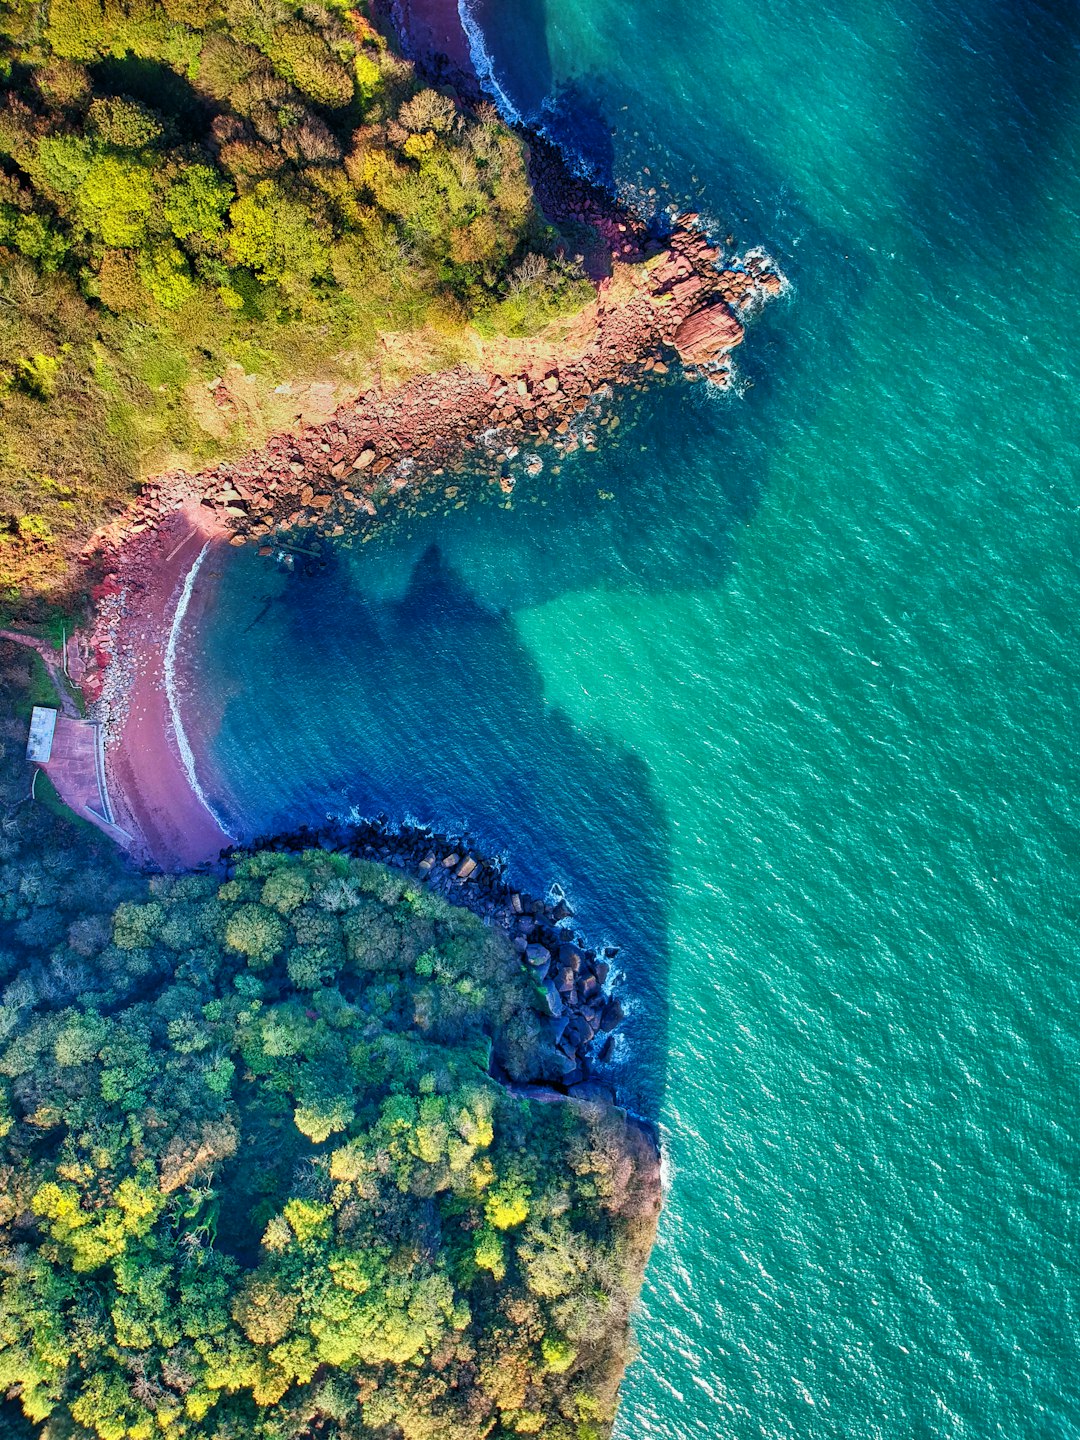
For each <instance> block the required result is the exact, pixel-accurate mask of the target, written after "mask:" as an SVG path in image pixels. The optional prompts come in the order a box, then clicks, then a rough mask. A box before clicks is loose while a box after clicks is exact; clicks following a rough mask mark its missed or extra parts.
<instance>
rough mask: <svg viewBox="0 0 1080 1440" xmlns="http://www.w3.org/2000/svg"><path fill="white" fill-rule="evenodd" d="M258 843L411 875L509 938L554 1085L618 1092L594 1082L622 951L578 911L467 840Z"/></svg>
mask: <svg viewBox="0 0 1080 1440" xmlns="http://www.w3.org/2000/svg"><path fill="white" fill-rule="evenodd" d="M254 845H255V846H256V847H257V848H259V849H277V850H304V849H309V848H311V847H312V846H315V845H319V846H322V847H323V848H324V849H330V850H340V851H344V852H346V853H348V854H351V855H358V856H362V857H363V858H364V859H367V860H375V861H378V862H379V863H380V864H383V865H390V866H393V867H395V868H396V869H400V870H406V871H408V872H409V873H411V874H414V875H416V876H417V877H418V878H419V879H420V880H422V881H424V882H425V883H426V884H428V885H430V886H431V888H432V889H436V890H438V891H440V892H441V893H442V894H445V895H446V896H447V898H448V899H450V900H452V901H454V903H455V904H459V905H467V906H468V907H469V908H470V909H471V910H473V911H474V912H475V913H476V914H478V915H480V916H481V917H482V918H483V919H484V920H485V921H486V922H487V923H488V924H491V925H495V926H497V927H498V928H499V929H501V930H503V931H505V932H506V934H508V935H509V936H510V939H511V942H512V944H513V947H514V949H515V951H516V952H517V954H518V955H519V957H520V963H521V964H522V965H523V966H525V967H526V968H527V970H528V972H529V974H530V975H531V977H532V979H533V981H534V983H535V985H536V987H537V1006H538V1007H540V1006H542V1007H543V1011H544V1013H546V1015H547V1017H548V1022H549V1025H550V1035H551V1042H552V1047H553V1053H554V1056H555V1068H556V1069H557V1070H558V1071H559V1072H560V1073H559V1078H558V1079H556V1080H554V1081H552V1082H551V1083H552V1084H554V1085H555V1087H556V1088H557V1089H558V1090H559V1091H560V1092H561V1093H565V1094H568V1095H574V1096H577V1097H578V1098H581V1099H600V1098H603V1099H608V1100H611V1099H614V1091H613V1089H612V1088H611V1086H609V1085H607V1084H605V1083H604V1082H603V1081H601V1080H597V1079H596V1078H595V1069H596V1066H597V1065H602V1064H603V1063H604V1062H605V1061H606V1060H608V1059H609V1058H610V1055H611V1050H612V1046H613V1043H614V1042H613V1032H614V1031H615V1030H616V1029H617V1027H618V1026H619V1025H620V1024H621V1023H622V1020H623V1018H624V1014H623V1006H622V1002H621V1001H620V1000H619V999H618V998H617V997H616V996H613V995H612V994H611V988H610V980H611V976H612V962H613V961H614V960H615V958H616V956H617V955H618V951H617V950H616V949H612V948H609V949H606V950H604V951H603V952H602V953H598V952H597V951H596V950H595V949H591V948H590V947H589V946H588V945H587V944H586V942H585V941H584V940H583V939H582V938H581V937H580V936H579V935H578V934H577V933H576V931H575V930H574V929H573V927H572V925H571V924H570V923H569V922H570V921H572V919H573V911H572V910H571V909H570V907H569V905H567V903H566V901H565V900H563V899H557V900H551V899H548V900H543V899H539V898H537V897H535V896H533V895H529V894H527V893H526V892H525V891H521V890H516V889H514V888H513V887H512V886H511V885H510V884H509V883H508V881H507V878H506V875H505V872H504V870H503V867H502V866H501V864H499V863H498V862H497V861H493V860H490V859H487V858H486V857H484V856H482V855H480V854H478V853H477V852H476V851H475V850H470V849H469V848H468V847H467V846H464V845H462V844H461V843H460V841H454V840H453V839H451V838H450V837H448V836H445V835H434V834H432V833H431V832H430V831H427V830H421V829H414V828H411V827H404V828H402V829H401V830H391V829H390V828H389V827H387V826H386V825H384V824H382V823H381V822H378V821H372V822H364V823H361V824H358V825H350V826H343V827H334V828H332V829H328V830H318V831H316V830H312V829H310V828H308V827H306V826H305V827H302V828H301V829H299V830H297V831H295V832H293V833H292V834H289V835H277V836H273V837H269V838H262V839H259V840H257V841H255V842H254Z"/></svg>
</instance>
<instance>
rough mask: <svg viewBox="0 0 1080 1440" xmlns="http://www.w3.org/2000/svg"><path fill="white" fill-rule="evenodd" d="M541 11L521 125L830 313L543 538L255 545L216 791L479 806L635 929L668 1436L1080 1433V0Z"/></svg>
mask: <svg viewBox="0 0 1080 1440" xmlns="http://www.w3.org/2000/svg"><path fill="white" fill-rule="evenodd" d="M495 10H496V7H495V6H494V5H493V4H491V3H485V4H484V5H483V6H479V5H478V6H477V7H476V9H475V10H474V13H475V14H476V16H477V19H478V22H479V23H481V24H482V25H483V27H484V31H485V36H486V43H487V46H488V48H489V51H490V53H491V56H492V60H493V63H494V64H495V65H496V67H498V66H499V63H500V60H501V59H503V58H504V57H505V63H504V65H503V69H502V71H501V72H500V73H501V74H502V82H503V83H505V85H506V87H507V88H508V91H509V92H510V93H511V97H512V98H513V99H514V101H515V104H518V105H519V106H520V107H521V108H523V109H529V108H536V107H538V106H540V105H541V103H542V101H543V100H544V99H545V97H553V99H552V103H550V104H548V105H547V106H546V108H545V115H546V118H547V119H548V120H549V121H550V123H551V124H552V125H553V126H554V127H555V128H556V129H557V130H559V129H560V127H561V131H562V132H564V133H571V134H572V132H573V130H574V124H575V117H576V118H577V119H579V120H580V118H581V117H582V116H585V118H586V120H587V121H588V123H587V124H582V126H581V133H580V136H579V138H580V141H581V148H582V150H583V151H586V152H587V153H588V154H589V155H590V156H591V157H592V159H593V162H594V163H595V164H596V165H598V166H600V167H601V168H604V167H606V168H607V169H608V170H609V172H610V174H611V175H612V176H613V178H614V179H615V181H616V182H617V183H619V184H620V186H622V187H623V188H624V189H626V190H627V191H632V192H634V193H637V194H639V195H641V196H642V197H644V198H645V199H646V200H650V199H651V200H654V201H655V202H656V203H657V204H658V205H662V204H664V203H666V199H667V196H668V195H670V196H671V197H672V203H676V204H678V205H679V206H680V208H682V207H693V208H695V209H699V210H700V211H701V212H702V213H703V214H704V215H705V216H707V217H708V218H709V220H710V223H711V224H712V226H713V229H714V233H715V234H716V236H717V238H719V239H721V240H724V239H725V238H726V237H727V236H728V235H729V234H730V235H731V236H732V240H733V243H734V244H736V245H749V244H754V243H761V244H763V245H764V246H765V247H766V249H768V250H769V252H770V253H771V254H773V255H775V256H776V258H777V260H778V261H779V263H780V265H781V267H782V268H783V269H784V271H785V273H786V274H787V276H788V277H789V279H790V280H791V282H792V290H791V293H790V294H789V295H788V296H787V297H786V298H785V299H783V300H782V301H780V302H779V303H777V304H775V305H773V306H771V307H770V308H769V310H768V311H767V312H766V314H765V315H764V317H763V318H762V319H761V320H760V321H759V322H758V324H757V325H756V326H755V328H754V329H752V331H751V332H750V335H749V337H748V340H747V343H746V344H745V345H744V346H743V347H742V349H741V350H740V351H739V352H737V359H738V371H739V381H740V390H739V392H738V393H737V394H732V395H730V396H715V395H709V394H708V393H707V392H706V391H705V389H704V387H700V386H688V385H684V384H675V383H672V384H669V385H664V386H658V387H656V388H655V389H654V390H652V391H650V393H649V394H648V395H647V396H646V397H644V398H643V399H642V400H641V401H640V402H638V404H636V405H632V406H630V407H629V408H628V409H627V410H626V411H621V412H620V413H621V414H622V415H623V417H624V418H623V423H622V424H621V426H620V427H619V429H618V431H617V432H616V435H615V438H616V439H617V441H618V445H617V447H616V446H609V445H607V444H605V445H604V446H603V447H602V448H601V450H600V452H599V453H598V454H596V455H583V454H579V455H577V456H575V457H573V458H572V459H570V460H568V461H567V462H566V463H565V464H563V466H562V473H561V474H560V475H559V476H554V475H553V474H552V468H553V464H554V463H555V462H554V461H553V460H552V458H551V457H550V455H545V470H544V473H543V474H542V475H540V476H538V477H536V478H535V479H533V480H529V479H527V477H524V476H522V477H521V478H520V479H519V481H518V485H517V487H516V489H515V492H514V495H513V497H512V508H510V509H509V510H507V509H503V508H500V507H501V506H502V505H503V504H505V503H506V500H505V497H504V496H503V495H502V494H501V493H500V492H497V491H496V492H494V493H491V494H490V497H489V498H488V499H486V500H485V502H484V503H470V504H469V505H467V506H466V508H464V509H461V510H457V509H454V508H453V506H454V505H455V504H456V503H457V501H456V499H455V498H454V497H449V498H448V499H446V505H447V507H448V509H447V510H446V512H445V513H439V514H434V513H433V514H430V515H429V516H427V517H417V518H416V519H415V520H413V521H410V522H409V523H408V524H399V525H396V526H394V527H392V528H391V529H388V530H387V531H386V532H385V533H384V534H383V535H382V536H380V538H378V539H377V540H373V541H372V542H370V543H368V544H365V545H362V546H357V547H355V548H353V549H351V550H341V551H339V552H338V553H337V554H336V556H335V559H334V561H333V563H332V565H331V566H330V567H329V568H328V569H327V570H326V571H325V572H323V573H322V575H321V576H317V577H313V578H310V579H307V578H304V577H301V576H284V575H282V574H281V573H280V572H276V571H274V570H273V569H272V568H270V567H268V565H267V563H266V561H265V560H260V559H259V558H258V557H256V556H255V555H253V554H248V553H242V554H238V555H232V554H230V555H229V556H228V557H227V561H226V563H225V564H224V566H223V571H222V574H221V576H220V580H219V582H218V583H219V590H218V592H217V597H216V601H215V604H214V608H213V610H212V612H206V613H204V615H203V616H202V618H201V619H199V620H198V622H197V623H196V624H195V625H194V626H193V628H192V630H191V631H190V632H189V635H188V639H187V642H186V645H187V654H188V660H187V664H188V666H189V668H190V667H192V666H197V673H196V674H195V675H194V678H195V680H197V689H198V691H199V702H198V703H199V706H200V708H202V707H204V706H205V708H206V712H207V716H208V725H209V729H210V731H212V732H214V733H213V734H212V736H211V738H210V740H209V743H208V744H207V743H206V741H205V739H204V741H203V743H202V746H201V749H202V753H200V754H197V756H196V758H197V761H198V763H199V767H200V774H202V775H203V777H204V784H205V785H206V787H207V788H208V790H210V791H211V793H212V798H214V799H215V800H216V801H218V802H220V803H221V804H222V805H223V807H224V808H225V809H226V811H227V812H229V813H231V814H233V815H235V816H237V817H239V818H240V819H242V820H243V822H244V825H245V826H246V827H248V828H249V829H250V830H252V831H257V830H267V829H272V828H275V826H277V825H279V824H287V825H289V826H291V825H293V824H295V823H296V822H297V821H298V820H299V819H303V818H310V819H318V818H320V817H321V816H323V815H325V814H327V813H333V814H335V815H341V814H346V813H348V811H349V810H350V808H355V809H356V810H357V811H359V812H360V813H363V814H370V813H377V812H379V811H384V812H385V813H386V814H388V815H389V816H391V817H395V818H405V817H412V818H414V819H417V820H422V821H433V822H435V823H438V824H440V825H442V826H444V827H447V828H449V827H458V828H462V829H465V830H467V831H468V832H469V833H470V834H471V835H472V836H473V837H474V838H475V839H476V842H477V843H478V844H481V845H483V846H485V847H486V848H488V849H490V850H492V851H495V852H499V853H504V854H505V855H506V856H507V858H508V860H509V863H510V864H511V867H512V870H513V872H514V874H515V875H516V876H517V877H518V878H519V879H520V881H521V883H523V884H525V885H527V886H531V887H533V888H534V889H536V888H540V887H542V886H544V885H545V884H547V883H548V882H550V881H557V882H558V883H559V884H561V885H562V886H563V887H564V888H565V889H566V891H567V893H568V894H569V896H570V898H571V902H572V903H573V904H574V907H575V909H576V910H577V912H578V916H579V918H580V920H581V922H582V923H583V924H584V925H585V927H586V928H587V929H588V930H589V931H590V933H591V934H592V935H593V936H594V937H596V938H598V939H599V938H604V939H611V940H612V941H614V942H615V943H619V944H621V945H623V947H624V950H623V954H622V956H621V957H620V960H621V961H622V962H623V963H624V965H625V969H626V981H625V991H626V993H628V994H629V995H631V996H632V997H633V998H634V1001H635V1005H636V1012H635V1013H634V1014H633V1015H632V1018H631V1022H630V1023H629V1024H628V1026H627V1028H626V1036H625V1045H624V1066H625V1070H624V1074H625V1077H626V1079H627V1080H628V1082H629V1083H630V1084H631V1086H632V1087H633V1093H634V1096H635V1099H636V1100H637V1101H638V1102H639V1103H640V1104H641V1106H642V1107H643V1108H651V1109H654V1110H655V1111H656V1113H658V1115H659V1118H660V1121H661V1124H662V1126H663V1129H664V1133H665V1143H666V1151H667V1159H668V1167H669V1172H670V1193H669V1197H668V1204H667V1208H666V1210H665V1214H664V1217H663V1219H662V1223H661V1236H660V1241H659V1244H658V1246H657V1248H656V1250H655V1252H654V1255H653V1259H652V1262H651V1265H650V1270H649V1274H648V1277H647V1283H646V1292H645V1297H644V1305H643V1310H642V1314H641V1317H640V1320H639V1324H638V1337H639V1341H640V1344H641V1348H642V1359H641V1361H640V1362H639V1363H638V1364H636V1365H635V1366H633V1367H632V1369H631V1370H630V1372H629V1374H628V1377H627V1382H626V1386H625V1393H624V1401H623V1406H622V1410H621V1412H620V1419H619V1423H618V1431H617V1433H618V1434H619V1435H620V1436H622V1437H626V1440H629V1437H631V1436H635V1437H638V1436H650V1435H656V1436H664V1437H683V1436H699V1435H700V1436H716V1435H724V1436H733V1437H750V1436H763V1435H764V1436H769V1437H786V1436H798V1437H800V1440H803V1437H812V1440H816V1437H844V1440H853V1437H859V1440H861V1437H877V1436H882V1437H885V1436H887V1437H890V1440H894V1437H896V1436H903V1435H911V1436H932V1437H950V1440H953V1437H973V1440H974V1437H979V1440H983V1437H986V1436H991V1435H1000V1436H1002V1437H1008V1440H1013V1437H1016V1436H1022V1435H1039V1436H1043V1435H1045V1436H1053V1437H1062V1440H1064V1437H1067V1436H1070V1435H1072V1434H1074V1433H1077V1432H1078V1431H1080V1382H1078V1380H1077V1376H1078V1375H1080V1363H1078V1360H1080V1355H1078V1338H1080V1313H1078V1312H1080V1261H1078V1258H1077V1256H1078V1249H1077V1245H1076V1176H1077V1173H1078V1169H1080V1136H1078V1133H1077V1131H1078V1125H1077V1120H1076V1113H1075V1110H1076V1107H1075V1098H1074V1094H1073V1091H1074V1088H1075V1087H1074V1086H1073V1085H1072V1084H1071V1082H1070V1080H1069V1077H1070V1076H1071V1075H1073V1074H1075V1072H1076V1068H1077V1062H1078V1060H1080V1042H1078V1038H1077V1035H1078V1025H1077V1020H1076V1016H1077V1013H1078V1004H1077V1002H1078V998H1080V997H1078V993H1077V992H1078V981H1077V978H1076V974H1075V964H1074V958H1073V957H1074V955H1075V950H1076V937H1077V918H1078V917H1077V910H1078V903H1077V900H1076V886H1075V872H1076V860H1077V852H1078V848H1080V847H1078V843H1077V835H1078V819H1080V816H1078V814H1077V800H1076V797H1077V795H1078V793H1080V773H1078V772H1080V760H1078V759H1077V757H1078V755H1080V744H1078V742H1080V734H1078V729H1080V727H1078V724H1077V718H1076V716H1077V711H1076V700H1077V695H1078V693H1080V660H1078V658H1077V652H1076V646H1075V643H1074V632H1075V616H1076V614H1077V611H1078V606H1080V581H1078V569H1077V559H1078V550H1080V525H1078V519H1077V515H1078V508H1077V487H1076V476H1077V474H1078V473H1080V454H1078V440H1077V437H1078V436H1080V423H1078V421H1080V416H1078V414H1077V410H1078V404H1077V399H1076V396H1077V393H1078V390H1077V381H1078V379H1080V376H1078V374H1077V371H1078V368H1080V366H1078V362H1077V359H1076V353H1075V343H1074V338H1073V333H1072V332H1073V326H1072V322H1071V315H1070V307H1069V305H1068V303H1067V297H1068V296H1069V295H1070V294H1071V290H1072V289H1073V288H1074V281H1073V276H1072V273H1071V272H1072V262H1071V255H1072V253H1074V246H1075V240H1074V236H1075V233H1076V229H1077V226H1078V222H1080V184H1078V180H1077V175H1078V163H1077V162H1078V157H1080V123H1078V114H1077V100H1078V94H1077V89H1078V77H1080V68H1078V63H1077V62H1078V36H1077V24H1078V22H1077V16H1076V13H1075V11H1074V10H1073V9H1072V8H1066V7H1057V8H1055V7H1054V6H1044V7H1036V6H1035V5H1033V4H1014V5H1009V6H1004V5H1001V4H991V3H977V4H975V5H966V6H964V7H963V8H961V7H960V6H958V5H956V4H946V5H940V4H935V5H931V4H929V0H925V3H922V0H907V3H902V4H892V5H886V6H883V7H877V8H873V7H871V8H869V9H867V7H862V6H857V5H853V4H838V3H833V4H829V5H821V6H814V7H809V8H808V7H806V6H805V5H796V4H794V3H779V0H777V3H773V4H770V5H769V6H768V7H767V8H766V9H765V10H763V11H756V12H754V13H753V15H752V16H749V15H748V13H747V12H746V10H745V7H737V6H734V5H733V4H730V3H727V0H701V3H698V4H696V5H695V6H694V7H692V8H691V7H690V6H689V5H687V4H683V3H675V4H672V5H669V6H666V7H664V8H663V9H662V10H661V9H659V8H657V7H655V6H646V5H645V4H644V3H638V0H633V3H626V0H623V3H621V4H618V5H616V4H615V3H614V0H576V3H575V4H573V5H571V4H570V3H569V0H549V3H548V4H547V5H536V4H533V5H530V6H519V7H514V8H513V14H512V17H511V18H510V19H507V18H506V17H507V15H508V14H509V9H508V7H503V9H502V11H501V15H502V21H503V23H502V26H501V28H500V27H499V26H497V25H496V24H493V23H492V22H493V18H494V19H498V18H499V17H498V16H495V13H494V12H495ZM522 76H524V77H525V79H521V78H520V77H522ZM515 77H519V78H515ZM525 80H527V81H528V85H526V83H525ZM529 85H531V86H532V91H529V88H528V86H529ZM515 92H517V93H516V94H515ZM562 96H569V97H570V98H571V100H573V101H574V102H575V105H574V106H571V105H570V104H566V105H565V106H564V110H563V111H562V112H560V108H559V100H560V97H562ZM583 98H584V99H585V100H587V101H588V105H587V106H586V105H584V104H582V103H577V102H579V101H581V100H582V99H583ZM575 106H576V108H575ZM612 132H614V133H612ZM665 185H666V187H667V188H666V189H665ZM650 189H651V190H655V191H656V192H657V194H656V196H654V197H649V195H648V192H649V190H650ZM196 657H198V658H197V659H196ZM219 722H220V724H219ZM192 744H193V746H194V747H195V748H196V750H199V748H200V747H199V744H198V742H197V738H196V737H195V736H192Z"/></svg>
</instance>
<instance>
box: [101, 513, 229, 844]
mask: <svg viewBox="0 0 1080 1440" xmlns="http://www.w3.org/2000/svg"><path fill="white" fill-rule="evenodd" d="M201 509H202V507H200V506H198V505H187V506H184V507H183V508H182V509H181V510H178V511H177V512H176V513H175V514H173V515H171V516H169V517H168V519H166V520H165V521H164V522H163V523H162V525H161V526H160V527H158V528H157V529H156V530H154V531H150V532H147V533H146V534H144V535H140V536H138V537H136V538H135V539H134V540H133V541H132V540H129V541H128V542H127V543H126V544H125V546H124V551H123V563H122V566H121V570H120V573H119V575H118V577H117V582H118V585H117V588H116V589H115V591H114V592H113V593H111V594H110V596H109V597H108V598H107V599H106V601H105V602H104V603H103V614H104V615H105V617H106V618H107V619H109V620H112V621H114V625H113V635H114V643H115V646H116V648H115V652H114V654H113V655H112V657H111V659H110V661H109V665H108V667H107V670H106V677H107V678H106V684H105V687H104V689H103V692H102V696H101V698H100V700H99V701H98V706H99V708H100V709H101V711H102V712H103V719H104V722H105V726H106V752H105V766H106V772H107V776H108V787H109V797H110V799H111V801H112V805H113V809H114V811H115V813H116V818H117V821H118V823H119V824H120V825H122V826H123V827H124V829H126V830H128V831H130V832H131V834H132V836H133V837H134V843H133V847H132V848H133V851H134V853H135V855H136V858H138V859H140V860H142V861H144V862H150V863H153V864H155V865H158V866H160V867H161V868H162V869H164V870H185V869H190V868H191V867H193V866H196V865H200V864H203V863H205V862H207V861H213V860H216V859H217V857H218V854H219V852H220V851H221V850H222V848H224V847H226V846H228V845H229V844H230V843H231V837H230V836H229V835H227V834H226V833H225V831H224V830H223V829H222V828H221V825H220V824H219V823H218V821H217V819H216V818H215V817H214V816H213V815H212V814H211V812H210V810H209V809H208V808H207V806H206V805H205V804H204V803H203V801H202V800H201V798H200V797H199V795H198V794H197V793H196V791H195V789H194V788H193V786H192V784H191V780H190V777H189V774H188V770H187V769H186V768H185V764H184V757H183V755H182V753H181V745H182V736H181V735H178V733H177V728H176V725H175V723H174V716H173V709H172V705H171V704H170V696H169V693H168V687H167V684H166V662H167V657H168V652H169V642H170V637H171V636H172V634H173V625H174V621H175V620H176V617H177V607H178V605H180V604H181V601H182V600H185V601H186V600H188V599H190V589H189V591H188V593H187V594H186V595H185V584H186V582H187V581H188V578H189V576H190V575H191V573H192V570H193V568H194V567H195V565H196V563H197V562H198V561H199V558H200V555H202V554H203V551H204V547H206V546H209V547H210V550H209V551H207V552H206V553H207V555H209V554H211V553H212V550H213V546H214V545H215V544H216V543H221V541H222V535H221V531H220V529H219V528H218V527H216V526H215V525H214V523H213V521H212V520H210V519H208V518H207V516H206V512H205V511H204V510H203V511H202V513H200V510H201ZM99 643H101V642H100V639H99Z"/></svg>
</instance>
